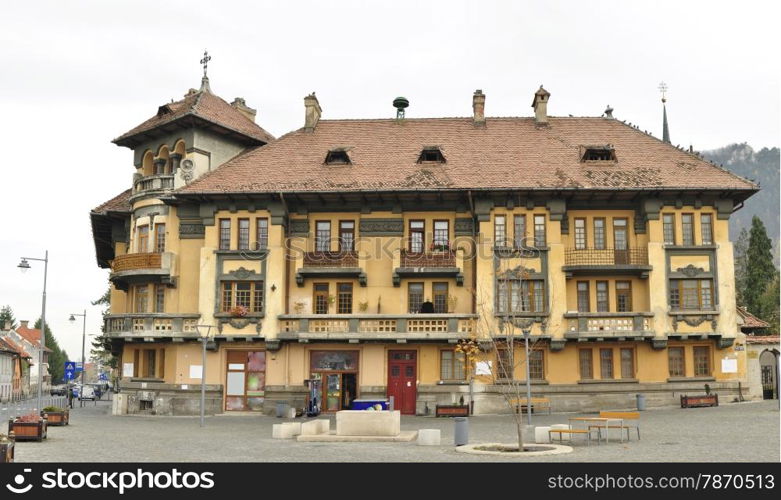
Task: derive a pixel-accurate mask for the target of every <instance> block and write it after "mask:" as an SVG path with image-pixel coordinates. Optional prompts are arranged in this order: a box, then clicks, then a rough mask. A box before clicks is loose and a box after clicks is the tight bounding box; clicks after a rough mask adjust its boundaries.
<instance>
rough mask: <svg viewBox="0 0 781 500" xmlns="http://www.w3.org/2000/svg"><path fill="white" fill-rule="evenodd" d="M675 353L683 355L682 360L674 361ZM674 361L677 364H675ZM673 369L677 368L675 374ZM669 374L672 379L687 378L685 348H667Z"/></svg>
mask: <svg viewBox="0 0 781 500" xmlns="http://www.w3.org/2000/svg"><path fill="white" fill-rule="evenodd" d="M673 352H680V353H681V356H680V359H675V360H673V358H672V356H671V354H672V353H673ZM673 361H674V362H675V363H673ZM674 364H675V366H674ZM677 365H680V366H677ZM673 367H675V368H676V371H675V372H673ZM678 368H680V372H679V371H678V370H677V369H678ZM667 373H668V375H669V376H670V378H680V377H685V376H686V350H685V349H684V348H683V346H669V347H667Z"/></svg>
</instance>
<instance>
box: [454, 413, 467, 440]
mask: <svg viewBox="0 0 781 500" xmlns="http://www.w3.org/2000/svg"><path fill="white" fill-rule="evenodd" d="M453 420H454V421H455V423H456V430H455V436H454V439H453V440H454V441H455V443H456V446H463V445H465V444H467V443H468V442H469V419H468V418H467V417H455V418H454V419H453Z"/></svg>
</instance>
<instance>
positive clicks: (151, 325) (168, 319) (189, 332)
mask: <svg viewBox="0 0 781 500" xmlns="http://www.w3.org/2000/svg"><path fill="white" fill-rule="evenodd" d="M200 317H201V315H200V314H197V313H193V314H166V313H134V314H108V315H106V316H105V319H104V322H105V323H104V331H105V333H106V335H107V336H108V337H111V338H123V339H125V340H130V341H132V340H144V339H161V338H172V339H173V338H181V339H185V338H188V339H190V338H198V332H197V331H196V329H195V325H196V324H198V318H200Z"/></svg>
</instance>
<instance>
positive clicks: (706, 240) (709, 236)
mask: <svg viewBox="0 0 781 500" xmlns="http://www.w3.org/2000/svg"><path fill="white" fill-rule="evenodd" d="M706 218H707V220H708V222H707V223H706V222H705V219H706ZM705 228H707V231H706V229H705ZM700 242H701V243H702V244H703V245H713V214H709V213H708V214H700Z"/></svg>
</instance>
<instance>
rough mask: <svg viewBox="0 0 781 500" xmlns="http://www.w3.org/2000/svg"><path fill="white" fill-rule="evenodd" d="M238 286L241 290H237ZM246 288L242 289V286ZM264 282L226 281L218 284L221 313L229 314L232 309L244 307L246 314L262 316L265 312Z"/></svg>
mask: <svg viewBox="0 0 781 500" xmlns="http://www.w3.org/2000/svg"><path fill="white" fill-rule="evenodd" d="M239 285H241V286H242V289H241V290H239ZM245 285H246V286H248V288H246V289H245V288H243V287H244V286H245ZM239 292H241V294H242V295H241V296H242V299H241V302H242V303H241V304H239V300H240V299H239ZM265 302H266V296H265V281H264V280H257V281H246V280H226V281H222V282H221V283H220V307H219V310H220V312H221V313H230V312H231V310H232V309H233V308H234V307H239V306H244V307H246V308H247V314H252V315H257V314H264V313H265V310H266V303H265Z"/></svg>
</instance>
